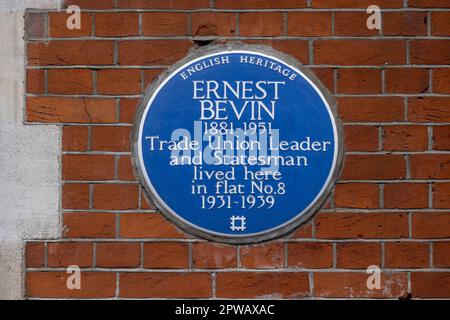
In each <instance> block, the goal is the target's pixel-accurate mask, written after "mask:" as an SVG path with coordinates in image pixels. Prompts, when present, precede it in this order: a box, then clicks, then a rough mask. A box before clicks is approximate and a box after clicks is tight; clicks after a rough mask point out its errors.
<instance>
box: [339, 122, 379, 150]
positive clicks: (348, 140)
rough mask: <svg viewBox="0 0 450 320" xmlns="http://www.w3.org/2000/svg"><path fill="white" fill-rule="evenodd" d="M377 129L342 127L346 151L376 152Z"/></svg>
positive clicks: (371, 127) (372, 127) (373, 127)
mask: <svg viewBox="0 0 450 320" xmlns="http://www.w3.org/2000/svg"><path fill="white" fill-rule="evenodd" d="M378 131H379V130H378V127H375V126H355V125H352V126H344V134H345V150H346V151H378Z"/></svg>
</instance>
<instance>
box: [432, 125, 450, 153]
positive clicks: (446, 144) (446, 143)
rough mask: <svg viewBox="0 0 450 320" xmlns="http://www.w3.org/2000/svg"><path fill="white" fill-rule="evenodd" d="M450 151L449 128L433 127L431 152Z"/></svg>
mask: <svg viewBox="0 0 450 320" xmlns="http://www.w3.org/2000/svg"><path fill="white" fill-rule="evenodd" d="M449 149H450V126H435V127H433V150H443V151H447V150H449Z"/></svg>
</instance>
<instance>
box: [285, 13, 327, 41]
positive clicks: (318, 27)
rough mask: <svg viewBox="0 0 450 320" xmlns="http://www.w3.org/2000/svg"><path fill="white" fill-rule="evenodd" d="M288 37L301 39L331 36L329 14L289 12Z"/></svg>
mask: <svg viewBox="0 0 450 320" xmlns="http://www.w3.org/2000/svg"><path fill="white" fill-rule="evenodd" d="M288 35H289V36H302V37H326V36H331V13H330V12H289V13H288Z"/></svg>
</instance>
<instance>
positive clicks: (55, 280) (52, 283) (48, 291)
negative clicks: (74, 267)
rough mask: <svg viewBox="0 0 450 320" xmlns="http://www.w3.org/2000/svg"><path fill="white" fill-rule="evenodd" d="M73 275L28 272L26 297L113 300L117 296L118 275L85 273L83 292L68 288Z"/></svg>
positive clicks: (63, 272)
mask: <svg viewBox="0 0 450 320" xmlns="http://www.w3.org/2000/svg"><path fill="white" fill-rule="evenodd" d="M70 276H71V274H68V273H66V272H65V271H62V272H27V273H26V281H25V296H26V297H30V298H112V297H114V296H115V295H116V274H115V273H112V272H83V273H82V277H83V278H82V279H83V280H82V288H83V289H82V290H70V289H68V288H67V284H66V282H67V278H68V277H70Z"/></svg>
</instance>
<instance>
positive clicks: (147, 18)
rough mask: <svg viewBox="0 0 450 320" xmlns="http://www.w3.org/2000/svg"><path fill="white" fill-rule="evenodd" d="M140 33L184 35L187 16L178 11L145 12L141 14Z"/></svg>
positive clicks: (149, 34)
mask: <svg viewBox="0 0 450 320" xmlns="http://www.w3.org/2000/svg"><path fill="white" fill-rule="evenodd" d="M142 33H143V34H144V35H145V36H185V35H187V34H188V16H187V14H186V13H180V12H146V13H144V14H143V15H142Z"/></svg>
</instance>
